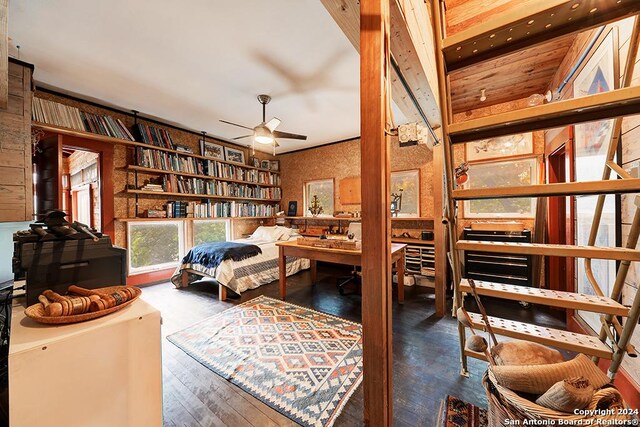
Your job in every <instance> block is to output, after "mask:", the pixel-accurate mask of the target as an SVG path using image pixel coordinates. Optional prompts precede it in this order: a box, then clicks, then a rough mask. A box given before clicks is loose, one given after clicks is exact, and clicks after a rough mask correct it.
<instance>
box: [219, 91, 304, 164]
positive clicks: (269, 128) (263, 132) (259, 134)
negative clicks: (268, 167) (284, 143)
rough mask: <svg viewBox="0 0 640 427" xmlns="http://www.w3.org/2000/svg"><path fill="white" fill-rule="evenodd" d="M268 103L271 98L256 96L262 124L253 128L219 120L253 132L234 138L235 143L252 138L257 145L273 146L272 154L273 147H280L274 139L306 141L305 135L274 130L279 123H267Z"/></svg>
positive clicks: (273, 120) (275, 119) (274, 121)
mask: <svg viewBox="0 0 640 427" xmlns="http://www.w3.org/2000/svg"><path fill="white" fill-rule="evenodd" d="M269 101H271V97H270V96H269V95H258V102H260V104H262V123H260V124H259V125H257V126H255V127H253V128H251V127H248V126H243V125H239V124H237V123H233V122H229V121H227V120H220V121H221V122H222V123H226V124H228V125H233V126H238V127H241V128H243V129H248V130H250V131H253V133H251V134H249V135H243V136H238V137H236V138H233V140H236V141H237V140H239V139H244V138H249V137H253V141H254V142H257V143H258V144H264V145H273V149H274V152H275V147H279V146H280V144H278V141H277V140H276V138H285V139H301V140H306V139H307V136H306V135H298V134H295V133H289V132H282V131H278V130H276V128H277V127H278V125H279V124H280V122H281V121H280V119H279V118H277V117H274V118H272V119H271V120H269V121H268V122H267V121H266V120H267V104H268V103H269Z"/></svg>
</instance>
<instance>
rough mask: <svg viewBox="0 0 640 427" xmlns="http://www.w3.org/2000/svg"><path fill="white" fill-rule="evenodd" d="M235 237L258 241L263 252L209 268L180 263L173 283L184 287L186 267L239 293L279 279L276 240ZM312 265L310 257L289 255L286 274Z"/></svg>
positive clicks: (293, 237) (245, 241) (242, 241)
mask: <svg viewBox="0 0 640 427" xmlns="http://www.w3.org/2000/svg"><path fill="white" fill-rule="evenodd" d="M297 238H298V236H291V239H297ZM234 241H235V242H238V243H248V244H253V245H258V246H259V247H260V249H262V253H261V254H259V255H256V256H254V257H251V258H247V259H245V260H242V261H233V260H225V261H222V263H220V265H219V266H218V267H216V268H208V267H205V266H203V265H201V264H181V265H180V266H179V267H178V268H177V269H176V271H175V273H174V274H173V276H172V277H171V281H172V282H173V284H174V285H175V286H176V287H177V288H180V287H182V281H181V276H182V272H183V271H185V270H186V271H187V272H190V273H196V274H198V275H200V276H207V277H211V278H213V279H215V280H216V281H217V282H218V283H220V284H221V285H223V286H226V287H227V288H229V289H231V290H232V291H234V292H235V293H238V294H240V293H242V292H244V291H246V290H247V289H255V288H258V287H260V286H262V285H265V284H267V283H271V282H273V281H275V280H278V278H279V277H280V274H279V272H280V270H279V268H278V247H277V246H276V242H275V241H267V240H257V239H251V238H250V239H239V240H234ZM281 241H282V240H281ZM309 267H310V262H309V260H308V259H304V258H292V257H287V276H291V275H293V274H296V273H297V272H299V271H301V270H304V269H307V268H309Z"/></svg>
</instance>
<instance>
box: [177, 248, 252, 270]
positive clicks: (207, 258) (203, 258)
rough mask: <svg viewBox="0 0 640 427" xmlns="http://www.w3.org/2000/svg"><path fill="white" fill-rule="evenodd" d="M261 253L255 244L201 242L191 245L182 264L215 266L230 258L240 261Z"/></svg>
mask: <svg viewBox="0 0 640 427" xmlns="http://www.w3.org/2000/svg"><path fill="white" fill-rule="evenodd" d="M261 253H262V249H260V247H259V246H256V245H248V244H245V243H237V242H215V243H203V244H201V245H198V246H195V247H193V248H192V249H191V250H190V251H189V253H187V255H185V257H184V258H182V263H183V264H201V265H203V266H205V267H208V268H216V267H218V266H219V265H220V263H222V261H225V260H228V259H231V260H233V261H242V260H243V259H247V258H251V257H254V256H256V255H259V254H261Z"/></svg>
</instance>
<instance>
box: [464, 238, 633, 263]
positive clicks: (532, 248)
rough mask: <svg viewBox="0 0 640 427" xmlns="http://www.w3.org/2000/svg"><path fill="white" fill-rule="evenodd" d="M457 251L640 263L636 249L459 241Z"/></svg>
mask: <svg viewBox="0 0 640 427" xmlns="http://www.w3.org/2000/svg"><path fill="white" fill-rule="evenodd" d="M456 249H458V250H466V251H476V252H494V253H506V254H522V255H544V256H560V257H575V258H592V259H609V260H618V261H640V251H638V250H636V249H628V248H618V247H600V246H574V245H552V244H548V243H511V242H491V241H476V240H458V242H457V244H456Z"/></svg>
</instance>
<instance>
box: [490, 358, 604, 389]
mask: <svg viewBox="0 0 640 427" xmlns="http://www.w3.org/2000/svg"><path fill="white" fill-rule="evenodd" d="M490 369H491V371H492V372H493V375H494V376H495V378H496V381H497V382H498V384H500V385H501V386H503V387H506V388H508V389H511V390H513V391H521V392H523V393H530V394H538V395H540V394H543V393H544V392H546V391H547V390H549V389H550V388H551V386H552V385H554V384H555V383H557V382H558V381H562V380H565V379H567V378H575V377H584V378H586V379H588V380H589V383H590V384H591V385H592V386H593V388H594V389H596V390H597V389H599V388H601V387H602V386H604V385H605V384H609V382H610V381H611V380H610V379H609V377H608V376H606V375H605V373H604V372H602V371H601V370H600V369H599V368H598V367H597V366H596V365H595V364H594V363H593V362H592V361H591V359H589V358H588V357H587V356H585V355H584V354H579V355H577V356H576V357H575V359H573V360H570V361H568V362H562V363H550V364H548V365H520V366H518V365H502V366H497V365H496V366H492V367H491V368H490Z"/></svg>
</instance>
